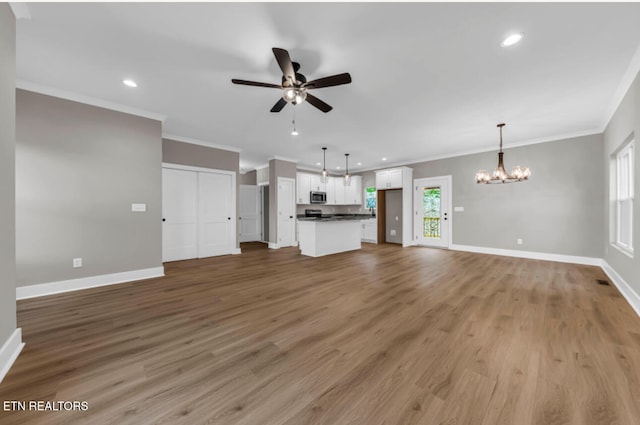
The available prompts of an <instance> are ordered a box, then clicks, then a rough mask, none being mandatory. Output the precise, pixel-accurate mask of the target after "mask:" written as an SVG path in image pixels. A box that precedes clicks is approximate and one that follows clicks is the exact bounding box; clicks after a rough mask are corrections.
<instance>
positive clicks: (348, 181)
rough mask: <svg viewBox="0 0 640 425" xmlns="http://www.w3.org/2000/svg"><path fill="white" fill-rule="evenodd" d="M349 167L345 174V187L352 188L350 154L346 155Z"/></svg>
mask: <svg viewBox="0 0 640 425" xmlns="http://www.w3.org/2000/svg"><path fill="white" fill-rule="evenodd" d="M344 157H345V160H346V163H347V166H346V169H345V170H346V171H345V173H344V185H345V186H351V174H349V154H348V153H345V154H344Z"/></svg>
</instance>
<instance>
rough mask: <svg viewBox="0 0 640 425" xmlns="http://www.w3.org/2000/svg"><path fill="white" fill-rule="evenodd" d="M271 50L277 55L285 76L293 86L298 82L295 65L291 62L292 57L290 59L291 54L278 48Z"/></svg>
mask: <svg viewBox="0 0 640 425" xmlns="http://www.w3.org/2000/svg"><path fill="white" fill-rule="evenodd" d="M271 50H273V54H274V55H275V57H276V61H277V62H278V65H279V66H280V69H281V70H282V74H284V76H285V77H286V78H287V80H288V81H289V82H290V83H291V85H293V83H295V81H296V73H295V71H294V69H293V63H292V62H291V57H289V52H287V51H286V50H284V49H279V48H277V47H274V48H273V49H271Z"/></svg>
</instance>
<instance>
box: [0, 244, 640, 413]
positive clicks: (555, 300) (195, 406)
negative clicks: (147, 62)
mask: <svg viewBox="0 0 640 425" xmlns="http://www.w3.org/2000/svg"><path fill="white" fill-rule="evenodd" d="M242 250H243V254H241V255H235V256H227V257H217V258H210V259H204V260H192V261H182V262H175V263H169V264H166V274H167V275H166V277H164V278H158V279H150V280H146V281H141V282H132V283H127V284H121V285H115V286H108V287H103V288H95V289H91V290H85V291H79V292H74V293H67V294H62V295H56V296H49V297H43V298H38V299H32V300H24V301H20V302H19V303H18V326H20V327H22V331H23V338H24V340H25V342H26V347H25V349H24V351H23V352H22V354H21V355H20V357H19V358H18V360H17V362H16V363H15V365H14V367H13V368H12V369H11V371H10V373H9V374H8V375H7V377H6V378H5V380H4V382H3V383H2V384H0V401H6V400H21V401H29V400H44V401H46V400H52V401H64V400H69V401H74V400H78V401H87V402H88V404H89V409H88V411H86V412H78V411H75V412H74V411H72V412H30V411H27V412H16V411H12V412H5V411H0V424H2V425H5V424H6V425H11V424H27V423H28V424H33V425H39V424H65V425H66V424H71V425H73V424H119V425H120V424H121V425H126V424H136V425H143V424H189V425H194V424H217V425H231V424H233V425H401V424H405V425H409V424H425V425H426V424H429V425H430V424H436V425H437V424H458V425H460V424H469V425H471V424H473V425H497V424H510V425H542V424H544V425H554V424H580V425H590V424H620V425H633V424H640V318H638V317H637V316H636V314H635V312H634V311H633V310H632V309H631V307H630V306H629V305H628V304H627V303H626V301H625V300H624V298H622V296H621V295H620V294H619V293H618V291H617V290H616V288H615V287H613V286H602V285H598V284H597V282H596V279H606V277H605V275H604V274H603V273H602V271H601V270H600V269H599V268H597V267H590V266H579V265H571V264H562V263H553V262H544V261H535V260H523V259H516V258H509V257H498V256H490V255H481V254H472V253H464V252H454V251H446V250H437V249H427V248H404V249H403V248H400V247H398V246H396V245H384V244H383V245H368V244H365V245H364V246H363V249H362V250H361V251H357V252H351V253H344V254H337V255H332V256H328V257H323V258H308V257H302V256H300V254H299V251H298V249H297V248H287V249H280V250H275V251H274V250H267V249H265V248H263V246H262V245H261V244H243V246H242Z"/></svg>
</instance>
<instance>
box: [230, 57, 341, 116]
mask: <svg viewBox="0 0 640 425" xmlns="http://www.w3.org/2000/svg"><path fill="white" fill-rule="evenodd" d="M272 50H273V54H274V55H275V57H276V61H277V62H278V65H279V66H280V69H281V70H282V74H283V75H282V84H281V85H277V84H269V83H259V82H256V81H247V80H238V79H236V78H234V79H232V80H231V82H232V83H234V84H242V85H245V86H257V87H270V88H274V89H280V90H282V98H281V99H280V100H278V101H277V102H276V104H275V105H273V108H271V112H280V111H281V110H282V108H284V107H285V106H286V105H287V103H291V104H293V105H297V104H299V103H302V102H304V101H305V100H306V101H307V102H309V103H310V104H312V105H313V106H315V107H316V108H318V109H320V110H321V111H322V112H329V111H330V110H331V109H333V108H332V107H331V106H330V105H328V104H327V103H325V102H323V101H322V100H320V99H318V98H317V97H315V96H314V95H312V94H311V93H309V92H308V91H309V90H313V89H320V88H323V87H333V86H339V85H341V84H349V83H350V82H351V75H349V73H348V72H345V73H343V74H337V75H332V76H330V77H324V78H318V79H317V80H313V81H308V82H307V78H306V77H305V76H304V75H302V74H300V73H299V72H298V70H299V69H300V64H299V63H298V62H292V61H291V57H289V52H287V51H286V50H285V49H279V48H277V47H274V48H273V49H272Z"/></svg>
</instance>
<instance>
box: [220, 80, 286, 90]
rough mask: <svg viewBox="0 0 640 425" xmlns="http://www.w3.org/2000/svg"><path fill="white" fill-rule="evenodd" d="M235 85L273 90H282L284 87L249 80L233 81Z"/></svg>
mask: <svg viewBox="0 0 640 425" xmlns="http://www.w3.org/2000/svg"><path fill="white" fill-rule="evenodd" d="M231 82H232V83H233V84H241V85H243V86H256V87H269V88H273V89H281V88H282V86H279V85H277V84H269V83H259V82H257V81H247V80H238V79H236V78H233V79H231Z"/></svg>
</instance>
